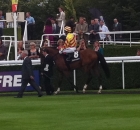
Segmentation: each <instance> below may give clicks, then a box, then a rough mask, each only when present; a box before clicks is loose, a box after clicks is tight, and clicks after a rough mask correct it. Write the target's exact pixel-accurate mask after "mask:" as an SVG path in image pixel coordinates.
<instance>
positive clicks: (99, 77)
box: [98, 74, 103, 94]
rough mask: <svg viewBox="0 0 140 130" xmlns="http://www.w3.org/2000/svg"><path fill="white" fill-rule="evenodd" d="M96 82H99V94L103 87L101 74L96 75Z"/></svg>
mask: <svg viewBox="0 0 140 130" xmlns="http://www.w3.org/2000/svg"><path fill="white" fill-rule="evenodd" d="M98 82H99V90H98V94H100V93H102V89H103V87H102V75H101V74H99V76H98Z"/></svg>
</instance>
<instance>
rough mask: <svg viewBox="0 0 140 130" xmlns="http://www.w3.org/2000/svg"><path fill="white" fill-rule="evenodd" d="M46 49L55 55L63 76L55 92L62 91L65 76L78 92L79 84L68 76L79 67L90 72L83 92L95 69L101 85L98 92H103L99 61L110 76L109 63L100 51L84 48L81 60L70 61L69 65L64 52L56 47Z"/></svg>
mask: <svg viewBox="0 0 140 130" xmlns="http://www.w3.org/2000/svg"><path fill="white" fill-rule="evenodd" d="M45 49H46V50H47V51H48V53H49V55H51V56H52V57H53V60H54V62H55V65H56V67H57V69H58V71H59V72H60V74H61V77H60V79H59V84H58V89H57V91H56V92H55V94H57V93H58V92H59V91H60V86H61V83H62V79H63V77H64V76H65V77H67V79H68V81H69V83H70V84H71V85H72V86H73V87H74V88H75V89H76V92H77V93H78V88H77V86H75V85H74V84H73V82H72V81H71V80H70V79H69V78H68V77H69V74H70V72H71V71H72V70H75V69H79V68H83V69H84V71H85V72H86V73H87V74H88V78H87V81H86V84H85V86H84V88H83V93H85V90H86V89H87V86H88V84H89V82H90V81H91V79H92V70H94V71H95V72H96V74H97V76H98V80H99V85H100V86H99V91H98V93H101V90H102V78H101V74H100V72H99V61H100V63H101V66H102V68H103V70H104V72H105V74H106V76H107V77H109V76H110V72H109V68H108V65H107V63H106V61H105V59H104V57H103V55H102V54H100V53H99V52H95V51H94V50H92V49H86V50H82V51H79V54H80V60H78V61H74V62H71V63H69V65H67V64H66V61H65V59H64V56H63V54H59V51H58V49H56V48H54V47H46V48H45Z"/></svg>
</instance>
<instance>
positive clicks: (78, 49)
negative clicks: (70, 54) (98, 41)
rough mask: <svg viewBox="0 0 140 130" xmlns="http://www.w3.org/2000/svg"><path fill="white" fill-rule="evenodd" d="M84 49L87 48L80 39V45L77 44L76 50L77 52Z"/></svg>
mask: <svg viewBox="0 0 140 130" xmlns="http://www.w3.org/2000/svg"><path fill="white" fill-rule="evenodd" d="M86 49H87V47H86V43H85V40H84V39H81V40H80V43H79V47H78V48H77V51H81V50H86Z"/></svg>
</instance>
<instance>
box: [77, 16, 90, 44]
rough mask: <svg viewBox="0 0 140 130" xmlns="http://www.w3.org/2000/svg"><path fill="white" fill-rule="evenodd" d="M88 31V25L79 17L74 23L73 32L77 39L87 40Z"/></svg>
mask: <svg viewBox="0 0 140 130" xmlns="http://www.w3.org/2000/svg"><path fill="white" fill-rule="evenodd" d="M87 32H88V25H87V24H86V23H85V22H84V18H83V17H80V18H79V23H78V24H77V25H76V28H75V33H77V34H78V41H79V40H80V39H85V40H86V42H87V40H88V37H87V34H86V33H87Z"/></svg>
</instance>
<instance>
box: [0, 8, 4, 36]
mask: <svg viewBox="0 0 140 130" xmlns="http://www.w3.org/2000/svg"><path fill="white" fill-rule="evenodd" d="M0 20H4V16H2V11H1V10H0ZM4 24H5V22H4V21H0V37H1V36H2V35H3V28H4Z"/></svg>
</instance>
